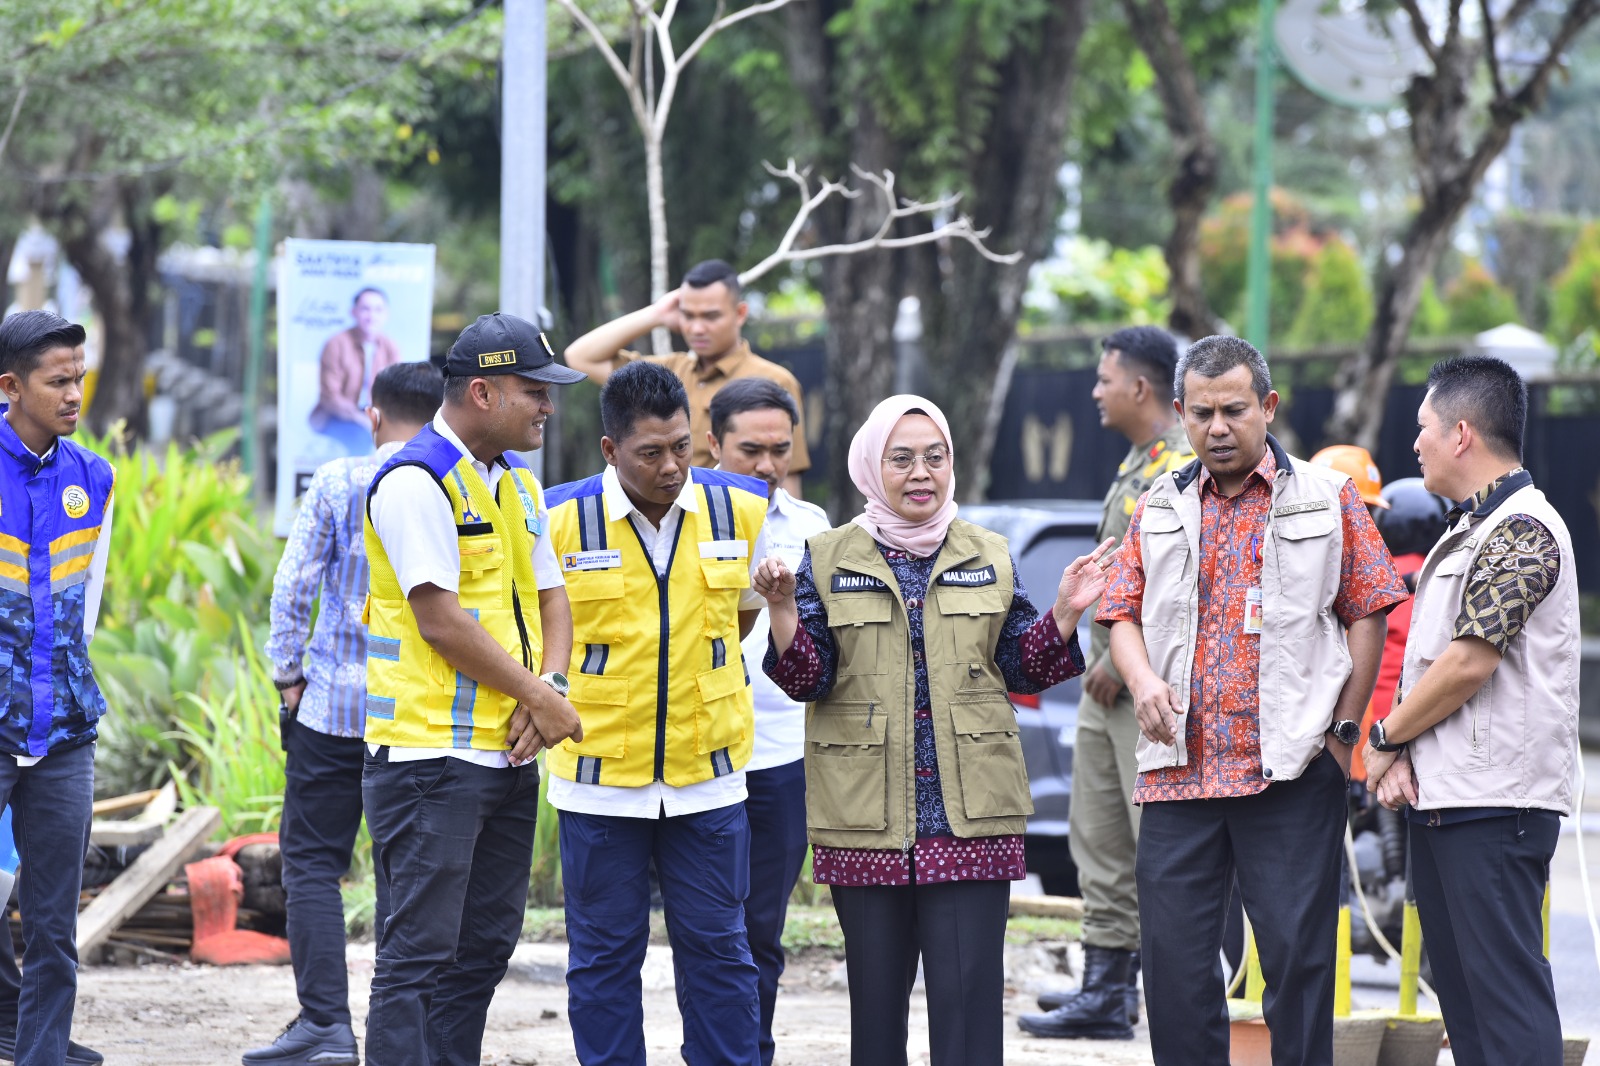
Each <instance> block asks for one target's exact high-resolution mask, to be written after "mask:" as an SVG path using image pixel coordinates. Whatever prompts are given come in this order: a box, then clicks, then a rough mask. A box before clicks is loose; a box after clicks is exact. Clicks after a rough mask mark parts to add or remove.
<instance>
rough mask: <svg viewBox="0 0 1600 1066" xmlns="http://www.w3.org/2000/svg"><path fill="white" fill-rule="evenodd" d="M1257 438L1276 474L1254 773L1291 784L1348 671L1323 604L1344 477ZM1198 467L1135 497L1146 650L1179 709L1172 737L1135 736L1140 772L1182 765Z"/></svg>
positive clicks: (1264, 565) (1337, 548) (1191, 651)
mask: <svg viewBox="0 0 1600 1066" xmlns="http://www.w3.org/2000/svg"><path fill="white" fill-rule="evenodd" d="M1267 445H1268V447H1270V448H1272V450H1273V454H1274V456H1275V457H1276V458H1277V462H1278V471H1277V475H1276V476H1275V478H1274V479H1273V483H1272V509H1271V511H1269V512H1268V518H1267V527H1266V532H1265V535H1264V536H1263V537H1262V555H1261V592H1262V608H1263V609H1262V632H1261V636H1260V638H1259V639H1260V641H1261V669H1260V673H1259V676H1258V684H1257V692H1258V693H1259V698H1260V699H1259V702H1260V729H1261V767H1262V769H1261V773H1262V776H1263V777H1265V778H1267V779H1268V780H1270V781H1292V780H1293V779H1295V778H1297V777H1299V776H1300V774H1301V773H1302V772H1303V771H1304V770H1305V768H1306V767H1307V766H1308V765H1310V763H1311V760H1312V759H1314V758H1315V757H1316V755H1317V753H1318V752H1320V751H1321V750H1322V748H1323V745H1324V743H1325V742H1324V736H1323V735H1324V734H1325V733H1326V732H1327V729H1328V726H1329V725H1330V724H1331V723H1332V721H1333V708H1334V705H1335V704H1336V703H1337V702H1338V700H1339V693H1340V692H1341V691H1342V690H1343V688H1344V683H1345V680H1346V679H1347V678H1349V676H1350V652H1349V650H1348V649H1347V648H1346V645H1345V632H1344V626H1343V625H1342V624H1341V623H1340V621H1339V618H1338V616H1337V615H1335V614H1334V612H1333V604H1334V600H1335V598H1336V597H1337V596H1338V594H1339V574H1340V564H1341V561H1342V559H1343V553H1344V523H1343V521H1342V517H1341V514H1340V509H1339V492H1340V490H1341V489H1342V488H1343V487H1344V484H1345V482H1347V481H1349V480H1350V479H1349V477H1347V476H1346V475H1344V474H1341V473H1338V472H1337V471H1333V470H1330V469H1329V468H1327V467H1321V466H1312V465H1311V464H1309V463H1305V462H1302V461H1300V460H1299V459H1295V458H1292V457H1291V456H1290V455H1289V454H1288V453H1287V452H1285V451H1284V450H1283V448H1282V447H1281V446H1280V445H1279V444H1278V442H1277V441H1276V440H1274V439H1273V438H1271V437H1270V436H1269V437H1268V438H1267ZM1199 475H1200V463H1199V461H1198V460H1196V461H1195V462H1194V463H1191V464H1190V465H1189V466H1187V467H1185V468H1184V469H1182V470H1179V471H1175V472H1173V473H1171V474H1164V475H1162V476H1161V478H1159V479H1158V480H1157V481H1156V483H1155V485H1154V486H1152V487H1151V489H1150V492H1149V495H1148V496H1146V498H1145V505H1144V516H1143V518H1142V519H1141V521H1140V525H1139V550H1140V554H1141V557H1142V559H1143V561H1144V573H1145V589H1144V603H1143V607H1142V609H1141V612H1140V614H1141V617H1142V618H1143V620H1144V621H1143V628H1144V644H1145V650H1146V651H1147V652H1148V653H1149V656H1150V666H1151V668H1152V669H1154V670H1155V672H1156V674H1157V676H1159V677H1161V678H1162V679H1163V680H1165V681H1166V682H1167V684H1169V685H1171V686H1172V693H1173V696H1174V697H1175V698H1176V700H1177V703H1178V707H1179V714H1178V722H1177V726H1176V728H1175V730H1174V732H1175V734H1176V737H1177V742H1176V743H1174V744H1157V743H1155V742H1154V741H1151V740H1149V739H1147V738H1146V737H1145V736H1144V735H1143V734H1142V733H1141V734H1140V736H1139V744H1138V749H1137V757H1138V761H1139V770H1140V772H1143V771H1146V770H1157V769H1161V768H1163V767H1167V766H1183V765H1186V764H1187V762H1188V750H1187V748H1186V747H1185V744H1184V731H1185V729H1186V728H1187V726H1188V721H1189V696H1190V682H1191V680H1192V676H1193V671H1194V656H1195V647H1194V641H1195V633H1196V632H1198V630H1199V627H1200V574H1199V559H1200V476H1199ZM1241 595H1242V593H1241ZM1240 639H1242V640H1252V639H1257V638H1253V637H1241V638H1240Z"/></svg>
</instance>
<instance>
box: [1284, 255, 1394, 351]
mask: <svg viewBox="0 0 1600 1066" xmlns="http://www.w3.org/2000/svg"><path fill="white" fill-rule="evenodd" d="M1372 313H1373V309H1372V291H1371V290H1370V289H1369V288H1368V287H1367V275H1366V271H1365V270H1363V269H1362V266H1361V260H1360V258H1358V257H1357V255H1356V253H1355V249H1353V248H1351V247H1350V246H1349V245H1348V244H1346V243H1345V242H1344V241H1342V240H1340V239H1339V238H1338V237H1332V238H1329V240H1328V241H1327V242H1326V243H1324V244H1323V246H1322V250H1321V251H1319V252H1317V255H1316V258H1315V259H1313V260H1312V264H1311V273H1310V277H1309V279H1308V283H1307V286H1306V291H1305V298H1304V299H1303V300H1302V301H1301V303H1300V309H1299V311H1298V312H1297V313H1296V314H1295V318H1294V324H1293V325H1292V326H1290V327H1289V334H1288V336H1287V337H1286V338H1285V341H1286V343H1287V344H1288V345H1289V346H1290V347H1292V348H1310V347H1313V346H1315V345H1319V344H1340V343H1353V342H1355V341H1359V340H1360V339H1361V338H1362V337H1364V336H1365V335H1366V332H1367V328H1368V327H1369V326H1370V325H1371V324H1372Z"/></svg>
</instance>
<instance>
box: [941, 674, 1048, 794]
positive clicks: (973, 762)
mask: <svg viewBox="0 0 1600 1066" xmlns="http://www.w3.org/2000/svg"><path fill="white" fill-rule="evenodd" d="M950 721H951V724H952V726H953V727H954V729H955V734H956V766H957V768H958V771H959V773H960V777H961V806H962V810H963V811H964V812H965V813H966V816H967V817H968V818H1014V817H1018V816H1020V815H1027V814H1032V813H1033V794H1032V792H1031V791H1030V790H1029V788H1028V769H1027V766H1026V765H1025V764H1024V763H1023V759H1022V741H1021V740H1020V739H1019V736H1018V729H1019V727H1018V725H1017V713H1016V711H1014V710H1013V709H1012V707H1011V704H1010V703H1009V702H1008V701H1007V700H1006V698H1005V696H1004V695H1003V694H999V693H995V694H992V695H983V696H979V695H972V696H968V697H964V698H959V697H958V698H957V699H955V700H952V701H951V703H950Z"/></svg>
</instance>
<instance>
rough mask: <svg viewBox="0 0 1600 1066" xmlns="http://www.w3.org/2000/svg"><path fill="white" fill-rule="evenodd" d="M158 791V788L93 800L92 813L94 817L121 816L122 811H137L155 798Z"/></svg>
mask: <svg viewBox="0 0 1600 1066" xmlns="http://www.w3.org/2000/svg"><path fill="white" fill-rule="evenodd" d="M160 791H161V790H160V789H159V788H152V789H150V790H148V791H146V792H130V793H128V794H127V795H126V796H112V797H111V798H110V799H103V800H95V801H94V813H95V815H96V816H99V815H102V814H121V813H122V812H123V811H131V810H137V809H138V808H140V807H144V806H146V805H147V804H149V802H150V801H151V800H153V799H155V798H156V794H157V793H159V792H160Z"/></svg>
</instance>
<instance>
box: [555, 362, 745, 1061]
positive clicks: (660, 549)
mask: <svg viewBox="0 0 1600 1066" xmlns="http://www.w3.org/2000/svg"><path fill="white" fill-rule="evenodd" d="M600 418H601V423H602V427H603V430H604V433H605V436H604V437H603V438H602V439H601V442H600V447H601V451H602V452H603V453H604V455H605V459H606V463H607V466H606V470H605V472H604V473H603V474H600V475H597V476H595V477H592V478H589V479H587V480H585V481H579V482H574V483H571V484H567V485H561V486H558V487H557V488H555V489H552V490H551V491H550V493H549V497H548V500H549V506H550V531H551V537H552V539H553V540H554V542H555V548H556V552H557V555H558V556H559V558H560V560H561V569H562V572H563V574H564V576H565V578H566V582H567V590H568V597H569V599H570V601H571V605H572V620H573V638H574V642H575V647H574V654H573V662H574V664H575V665H576V664H581V665H578V666H577V669H576V670H575V671H574V673H573V675H572V703H573V706H574V707H576V708H577V710H578V713H579V714H581V715H582V716H583V721H584V732H583V736H582V737H581V738H577V737H575V738H572V739H570V740H568V741H566V742H565V743H563V744H559V745H553V746H552V747H551V751H550V755H549V759H548V766H549V769H550V773H551V779H550V789H549V799H550V802H551V803H552V804H553V805H554V806H555V807H556V808H557V809H558V810H559V811H561V872H562V884H563V888H564V889H565V892H566V906H567V941H568V945H569V947H568V952H569V954H568V963H567V990H568V1006H569V1014H570V1016H571V1019H572V1034H573V1042H574V1044H575V1046H576V1048H577V1053H578V1061H579V1062H581V1063H583V1064H584V1066H602V1064H603V1066H613V1064H615V1066H624V1064H628V1066H631V1064H635V1063H642V1062H643V1061H644V1016H643V1007H642V1003H641V1001H640V984H639V968H640V965H641V964H642V963H643V961H644V954H645V945H646V941H647V940H648V937H649V932H650V886H649V879H648V876H647V871H648V868H649V866H650V864H651V862H652V861H653V862H654V864H655V869H656V872H657V875H658V876H659V878H660V881H661V895H662V898H663V900H664V902H665V905H666V919H667V933H668V936H669V938H670V939H671V942H672V951H673V959H674V962H675V964H676V966H677V970H678V976H679V981H680V988H679V995H678V1000H679V1003H680V1006H681V1009H682V1011H683V1016H684V1017H683V1034H684V1037H683V1055H684V1059H685V1060H686V1061H687V1062H688V1063H689V1064H690V1066H713V1064H715V1066H759V1063H760V1061H761V1059H760V1051H759V1048H758V1039H759V1034H760V1021H759V1017H758V1012H757V991H756V983H757V972H756V967H755V964H754V962H753V961H752V959H751V956H750V949H749V945H748V942H747V939H746V936H745V926H744V906H743V905H744V898H745V896H746V894H747V892H748V890H749V881H750V867H749V862H750V859H749V846H750V827H749V823H748V821H747V820H746V818H745V810H744V799H745V785H744V771H743V767H744V765H745V763H746V762H747V761H749V758H750V752H751V747H752V744H753V742H754V737H755V729H754V720H753V715H752V710H751V696H750V673H749V668H748V666H747V665H746V663H745V662H744V657H743V655H742V654H741V652H740V647H739V640H740V636H741V634H742V633H743V632H745V631H747V630H748V629H749V627H750V626H751V625H752V624H753V623H754V621H755V617H756V615H757V614H758V613H759V611H760V608H761V605H762V600H761V599H760V597H759V596H757V595H755V593H754V592H753V591H752V590H751V588H750V572H751V567H752V566H753V565H754V564H756V563H758V562H759V561H760V559H761V558H762V557H763V555H764V554H765V552H764V550H763V548H762V546H761V542H760V537H761V529H762V522H763V520H764V518H765V516H766V510H767V498H766V486H765V484H764V483H762V482H761V481H759V480H757V479H755V478H751V477H745V476H742V475H739V474H730V473H724V472H722V471H716V470H705V469H699V468H693V467H691V466H690V465H689V464H690V459H691V456H692V442H691V437H690V430H689V402H688V397H687V396H686V394H685V393H684V388H683V385H682V384H681V383H680V382H679V381H678V379H677V378H676V377H675V376H673V374H672V373H671V372H669V371H667V370H665V369H664V368H662V367H660V366H657V365H655V364H653V363H644V362H637V363H630V364H628V365H627V366H625V367H623V368H622V369H620V370H618V371H617V372H616V373H614V374H613V375H611V378H610V380H609V381H607V383H606V386H605V389H604V390H603V391H602V392H601V394H600Z"/></svg>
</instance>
